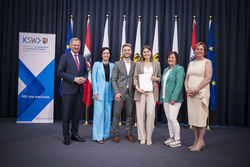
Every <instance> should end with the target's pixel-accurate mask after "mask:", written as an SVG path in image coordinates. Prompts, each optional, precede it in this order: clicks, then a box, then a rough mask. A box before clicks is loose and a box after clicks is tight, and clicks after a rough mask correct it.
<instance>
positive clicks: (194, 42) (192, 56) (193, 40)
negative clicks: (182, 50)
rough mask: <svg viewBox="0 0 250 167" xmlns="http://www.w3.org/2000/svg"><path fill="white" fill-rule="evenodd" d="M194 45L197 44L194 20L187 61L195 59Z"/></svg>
mask: <svg viewBox="0 0 250 167" xmlns="http://www.w3.org/2000/svg"><path fill="white" fill-rule="evenodd" d="M196 43H197V42H196V21H195V19H194V22H193V30H192V40H191V48H190V58H189V61H193V60H194V59H195V55H194V46H195V44H196Z"/></svg>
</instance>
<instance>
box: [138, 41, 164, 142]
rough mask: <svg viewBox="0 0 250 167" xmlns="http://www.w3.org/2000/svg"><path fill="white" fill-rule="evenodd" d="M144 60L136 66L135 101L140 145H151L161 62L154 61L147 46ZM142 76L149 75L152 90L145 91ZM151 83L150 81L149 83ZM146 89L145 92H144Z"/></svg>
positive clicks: (144, 51) (143, 51) (143, 49)
mask: <svg viewBox="0 0 250 167" xmlns="http://www.w3.org/2000/svg"><path fill="white" fill-rule="evenodd" d="M141 54H142V56H141V58H142V60H141V61H140V62H138V63H137V64H136V66H135V72H134V85H135V88H136V91H135V96H134V100H135V101H136V116H137V132H138V139H139V140H140V144H146V143H147V145H151V144H152V133H153V131H154V120H155V104H156V102H157V101H158V99H159V89H158V85H157V84H158V83H159V82H160V80H161V67H160V62H157V61H154V60H153V54H152V50H151V47H150V46H148V45H146V46H144V47H143V48H142V53H141ZM140 74H146V75H149V77H150V78H149V79H150V80H151V84H152V90H145V89H144V88H143V87H142V86H143V85H140V83H141V84H145V81H144V80H141V82H140V77H139V76H140ZM148 82H150V81H148ZM143 89H144V90H143Z"/></svg>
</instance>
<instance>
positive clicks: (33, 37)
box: [17, 32, 56, 123]
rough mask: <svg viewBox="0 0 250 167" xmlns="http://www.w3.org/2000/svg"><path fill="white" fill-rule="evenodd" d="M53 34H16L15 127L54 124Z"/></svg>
mask: <svg viewBox="0 0 250 167" xmlns="http://www.w3.org/2000/svg"><path fill="white" fill-rule="evenodd" d="M55 37H56V35H55V34H40V33H24V32H20V33H19V74H18V109H17V123H53V121H54V118H53V115H54V75H55V43H56V41H55Z"/></svg>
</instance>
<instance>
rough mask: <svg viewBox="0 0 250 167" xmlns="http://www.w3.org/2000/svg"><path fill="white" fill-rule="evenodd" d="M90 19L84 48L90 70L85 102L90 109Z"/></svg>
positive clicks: (85, 87) (85, 86)
mask: <svg viewBox="0 0 250 167" xmlns="http://www.w3.org/2000/svg"><path fill="white" fill-rule="evenodd" d="M90 43H91V42H90V18H88V21H87V32H86V40H85V46H84V54H83V56H84V57H85V60H86V65H87V70H88V79H87V81H86V83H85V84H84V95H83V99H82V100H83V102H84V104H85V105H86V107H89V106H90V105H91V103H92V85H91V47H90Z"/></svg>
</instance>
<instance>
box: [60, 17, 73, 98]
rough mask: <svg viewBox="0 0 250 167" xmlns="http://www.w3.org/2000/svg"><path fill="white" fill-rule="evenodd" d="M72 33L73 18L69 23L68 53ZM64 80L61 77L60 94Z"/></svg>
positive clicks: (66, 51) (66, 50) (66, 49)
mask: <svg viewBox="0 0 250 167" xmlns="http://www.w3.org/2000/svg"><path fill="white" fill-rule="evenodd" d="M72 35H73V21H72V20H71V21H70V24H69V30H68V36H67V43H66V47H65V52H64V53H68V52H70V46H69V45H70V40H71V38H72ZM62 82H63V79H62V78H61V83H60V88H59V93H60V95H61V96H62Z"/></svg>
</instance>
